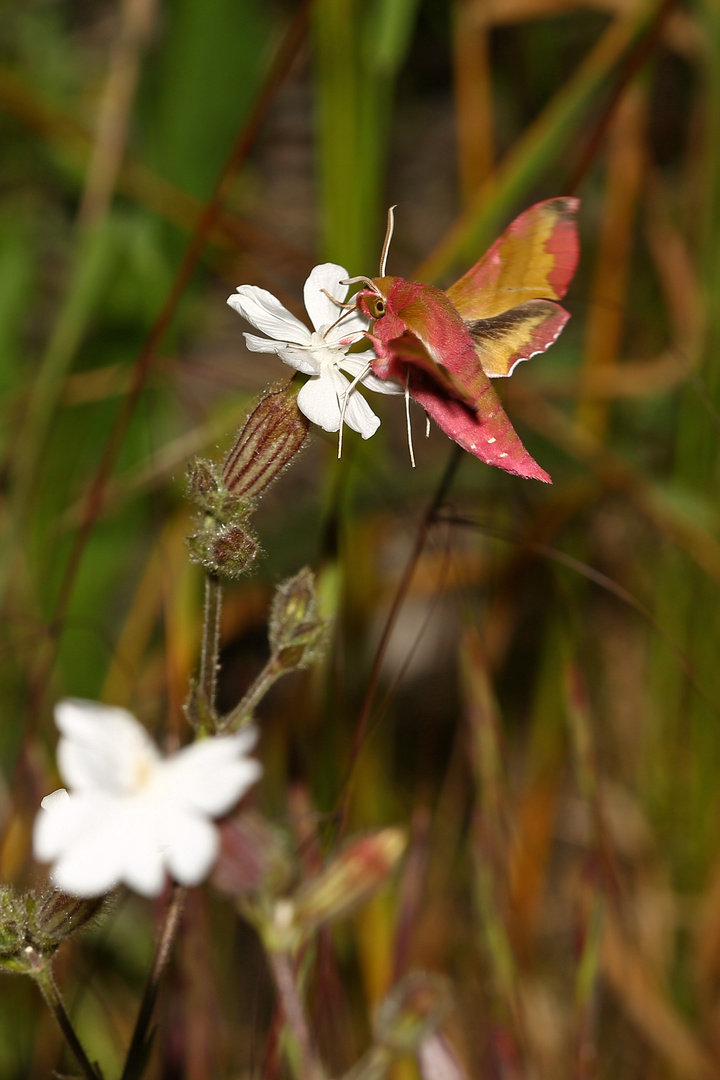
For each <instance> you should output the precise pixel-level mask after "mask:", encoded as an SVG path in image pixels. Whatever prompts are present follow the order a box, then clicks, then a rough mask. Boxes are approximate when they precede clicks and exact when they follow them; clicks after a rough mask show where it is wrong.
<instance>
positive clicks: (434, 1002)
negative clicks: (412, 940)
mask: <svg viewBox="0 0 720 1080" xmlns="http://www.w3.org/2000/svg"><path fill="white" fill-rule="evenodd" d="M451 1009H452V998H451V994H450V986H449V984H448V982H447V980H446V979H444V978H443V977H442V976H440V975H433V974H428V973H426V972H422V971H414V972H411V973H410V974H409V975H406V976H405V978H404V979H402V981H401V982H399V983H398V985H397V986H396V987H395V988H394V989H393V990H392V991H391V993H390V994H388V996H387V997H386V998H385V1001H383V1003H382V1005H381V1006H380V1008H379V1009H378V1013H377V1016H376V1018H375V1025H374V1027H375V1041H376V1042H377V1043H379V1044H380V1045H381V1046H384V1047H386V1048H387V1049H388V1050H390V1051H392V1053H394V1054H396V1055H401V1054H412V1053H416V1052H417V1050H418V1049H419V1047H420V1045H421V1043H422V1042H423V1040H424V1039H427V1037H428V1036H429V1035H432V1033H433V1032H434V1031H437V1029H438V1028H439V1027H440V1025H441V1024H442V1023H443V1021H444V1020H445V1018H446V1017H447V1016H448V1014H449V1013H450V1011H451Z"/></svg>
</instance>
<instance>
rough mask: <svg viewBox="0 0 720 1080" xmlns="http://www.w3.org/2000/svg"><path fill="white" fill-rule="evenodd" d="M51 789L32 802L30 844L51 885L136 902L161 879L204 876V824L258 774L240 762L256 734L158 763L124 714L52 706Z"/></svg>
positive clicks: (73, 703) (207, 851)
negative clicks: (121, 891) (126, 896)
mask: <svg viewBox="0 0 720 1080" xmlns="http://www.w3.org/2000/svg"><path fill="white" fill-rule="evenodd" d="M55 721H56V723H57V726H58V728H59V730H60V733H61V738H60V742H59V743H58V766H59V769H60V775H61V776H62V778H63V780H64V781H65V783H66V784H67V785H68V788H69V791H66V790H65V789H64V788H61V789H60V790H58V791H55V792H53V793H52V795H48V796H47V797H46V798H44V799H43V801H42V804H41V805H42V809H41V810H40V811H39V813H38V815H37V818H36V819H35V826H34V832H33V845H34V851H35V856H36V858H38V859H39V860H40V861H41V862H52V864H53V867H52V871H51V877H52V881H53V884H54V885H55V886H56V887H57V888H59V889H63V890H64V891H65V892H68V893H72V894H74V895H76V896H98V895H100V894H102V893H106V892H108V891H109V890H110V889H112V888H113V886H115V885H117V884H119V883H120V882H123V883H124V884H126V885H128V886H129V887H130V888H131V889H134V890H135V891H136V892H139V893H143V894H144V895H145V896H155V895H157V894H158V893H159V892H160V890H161V889H162V887H163V885H164V883H165V878H166V873H168V874H170V875H171V876H172V877H173V878H174V879H175V881H178V882H180V883H181V884H182V885H196V884H197V883H198V882H200V881H202V880H203V878H204V877H206V875H207V874H208V872H209V870H210V868H211V867H212V865H213V863H214V861H215V858H216V856H217V852H218V833H217V828H216V826H215V825H214V824H213V822H212V819H213V818H216V817H220V816H221V815H223V814H225V813H227V811H229V810H231V809H232V808H233V806H234V805H235V803H236V802H237V801H238V799H239V798H240V797H241V795H243V794H244V793H245V792H246V791H247V789H248V788H249V787H250V785H251V784H253V783H254V782H255V781H256V780H257V779H258V777H259V776H260V774H261V771H262V769H261V766H260V765H259V764H258V762H257V761H254V760H253V759H252V758H249V757H248V756H247V755H248V753H249V751H250V750H251V749H252V747H253V745H254V743H255V740H256V738H257V733H256V732H255V731H254V730H252V729H246V730H245V731H242V732H240V733H239V734H237V735H228V736H214V737H213V738H207V739H201V740H200V741H199V742H196V743H193V744H192V745H191V746H186V747H184V748H183V749H182V750H180V751H179V752H178V753H176V754H172V755H171V756H170V757H167V758H163V757H161V755H160V753H159V751H158V749H157V747H156V746H155V744H154V742H153V741H152V739H151V738H150V736H149V735H148V733H147V732H146V731H145V729H144V728H143V727H142V726H141V724H139V723H138V721H137V720H136V719H135V717H134V716H133V715H132V714H131V713H129V712H127V711H126V710H125V709H118V708H111V707H109V706H107V705H99V704H97V703H96V702H93V701H79V700H68V701H62V702H60V704H59V705H58V706H57V707H56V709H55Z"/></svg>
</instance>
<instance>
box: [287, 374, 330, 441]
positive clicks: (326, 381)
mask: <svg viewBox="0 0 720 1080" xmlns="http://www.w3.org/2000/svg"><path fill="white" fill-rule="evenodd" d="M297 403H298V409H299V410H300V412H302V413H304V414H305V416H307V418H308V420H310V421H311V423H313V424H317V426H318V427H321V428H322V429H323V431H338V430H339V428H340V405H339V404H338V399H337V393H336V391H335V382H334V379H333V378H332V373H331V372H330V370H327V371H323V373H322V375H317V376H315V378H313V379H308V381H307V382H306V383H305V385H304V386H303V387H301V389H300V392H299V393H298V396H297Z"/></svg>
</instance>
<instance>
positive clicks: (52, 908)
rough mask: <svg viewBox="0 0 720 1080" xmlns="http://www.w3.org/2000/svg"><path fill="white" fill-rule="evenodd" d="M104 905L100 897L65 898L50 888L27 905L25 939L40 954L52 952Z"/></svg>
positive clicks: (61, 893)
mask: <svg viewBox="0 0 720 1080" xmlns="http://www.w3.org/2000/svg"><path fill="white" fill-rule="evenodd" d="M104 903H105V897H103V896H93V897H90V898H85V897H81V896H68V895H67V894H66V893H64V892H61V891H60V890H59V889H53V890H52V891H50V892H48V893H45V895H44V896H41V897H40V899H39V900H35V901H34V903H33V904H32V905H30V921H29V925H28V940H29V941H30V942H32V944H33V945H35V947H36V948H37V949H38V950H39V951H40V952H46V951H48V950H50V949H54V948H56V946H58V945H59V944H60V942H61V941H64V940H65V938H66V937H69V936H70V934H72V933H74V932H75V930H79V929H80V928H81V927H83V926H85V925H86V923H88V922H89V921H90V920H91V919H92V918H93V917H94V916H95V915H97V914H98V912H99V911H100V909H101V908H102V906H103V904H104Z"/></svg>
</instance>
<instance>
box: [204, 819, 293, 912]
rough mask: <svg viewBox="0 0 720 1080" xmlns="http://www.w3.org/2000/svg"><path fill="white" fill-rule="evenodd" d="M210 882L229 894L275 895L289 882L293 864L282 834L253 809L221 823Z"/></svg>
mask: <svg viewBox="0 0 720 1080" xmlns="http://www.w3.org/2000/svg"><path fill="white" fill-rule="evenodd" d="M219 831H220V854H219V855H218V860H217V862H216V864H215V870H214V872H213V884H214V885H215V887H216V888H218V889H220V891H221V892H224V893H229V894H230V895H231V896H246V895H248V894H252V893H261V894H262V895H263V896H277V895H279V894H280V893H281V892H283V891H284V890H285V889H286V888H287V887H288V885H289V883H290V878H291V876H292V866H291V863H290V859H289V857H288V852H287V847H286V844H285V838H284V835H283V834H282V833H281V832H280V831H279V829H275V828H273V826H272V825H270V823H269V822H267V821H266V820H265V818H264V817H262V815H261V814H259V813H257V811H255V810H246V811H244V812H243V813H241V814H238V815H236V816H235V817H233V818H230V819H228V820H227V821H224V822H222V823H221V825H220V827H219Z"/></svg>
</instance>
